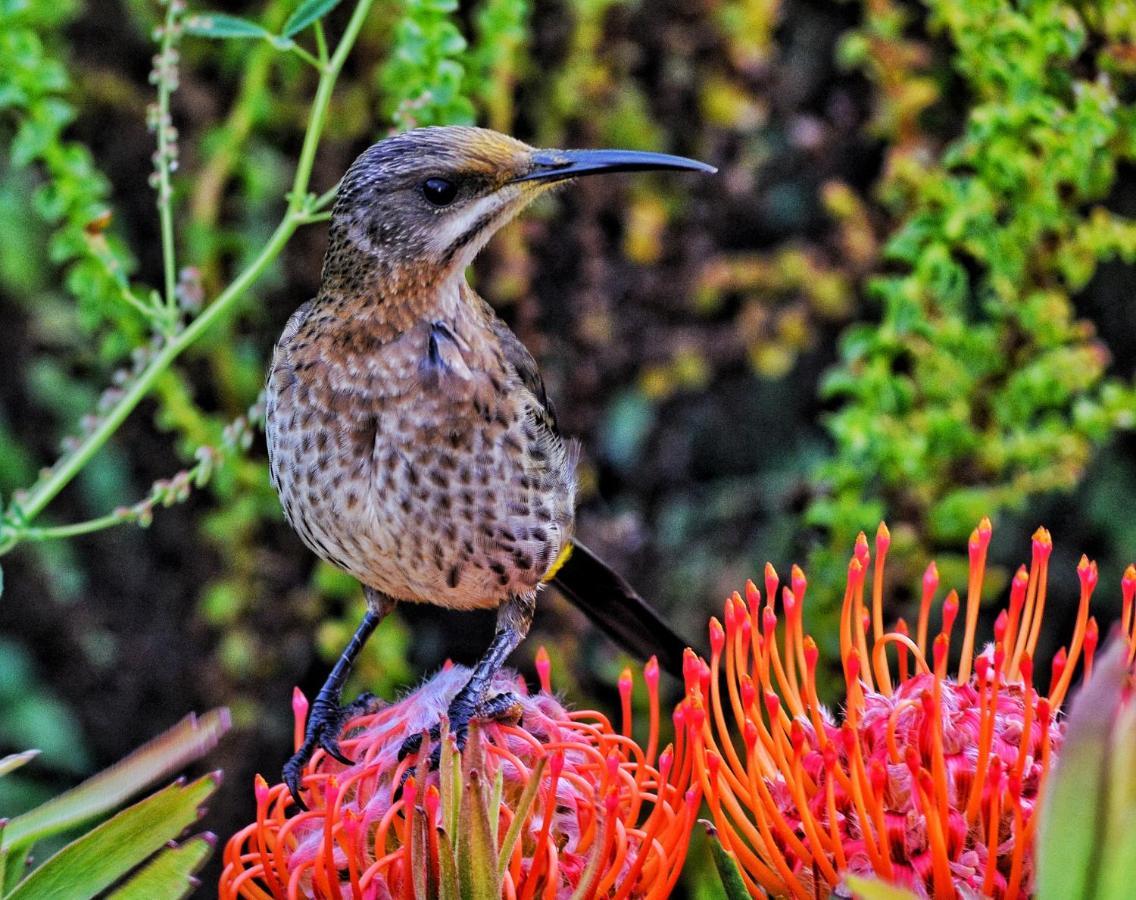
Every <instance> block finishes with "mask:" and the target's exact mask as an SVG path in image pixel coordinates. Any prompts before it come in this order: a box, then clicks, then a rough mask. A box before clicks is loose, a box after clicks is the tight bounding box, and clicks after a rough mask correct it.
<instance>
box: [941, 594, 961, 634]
mask: <svg viewBox="0 0 1136 900" xmlns="http://www.w3.org/2000/svg"><path fill="white" fill-rule="evenodd" d="M958 611H959V597H958V593H957V592H956V591H953V590H952V591H951V592H950V593H949V594H947V599H946V600H944V601H943V634H945V635H947V636H950V633H951V629H953V628H954V627H955V619H956V618H958Z"/></svg>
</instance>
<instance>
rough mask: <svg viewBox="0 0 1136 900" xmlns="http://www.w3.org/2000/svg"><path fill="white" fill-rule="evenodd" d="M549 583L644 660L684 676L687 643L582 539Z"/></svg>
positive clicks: (611, 635)
mask: <svg viewBox="0 0 1136 900" xmlns="http://www.w3.org/2000/svg"><path fill="white" fill-rule="evenodd" d="M572 543H573V546H572V552H571V554H570V555H568V558H567V559H566V560H565V561H564V563H563V564H562V565H561V566H560V568H559V569H557V570H556V572H555V574H554V575H553V576H552V578H550V579H549V583H550V584H551V585H553V586H554V587H555V588H557V589H558V590H559V591H560V592H561V593H563V594H564V596H565V597H567V598H568V599H569V600H571V601H572V603H573V605H574V606H576V607H577V608H578V609H580V610H581V611H582V612H583V613H584V615H586V616H587V617H588V618H589V619H591V621H592V624H594V625H596V626H597V627H598V628H599V629H600V630H601V631H602V632H603V633H604V634H606V635H607V636H608V637H610V638H611V639H612V640H613V641H615V642H616V643H617V644H619V646H620V647H622V648H623V649H624V650H626V651H627V652H628V653H632V654H634V655H635V656H637V657H639V658H640V659H644V660H645V659H649V658H650V657H651V656H657V657H658V658H659V665H660V666H661V667H662V668H663V669H664V670H666V671H667V672H670V673H671V674H672V675H674V676H675V677H676V678H682V653H683V650H684V649H685V648H686V647H687V646H689V644H688V642H687V641H684V640H683V639H682V638H680V637H679V636H678V635H677V634H675V633H674V631H672V630H671V628H670V626H669V625H667V623H666V622H664V621H663V620H662V619H661V618H659V614H658V613H657V612H655V610H653V609H652V608H651V607H650V606H648V605H647V601H645V600H644V599H643V598H642V597H640V596H639V595H638V594H637V593H635V589H634V588H632V587H631V585H629V584H628V583H627V582H626V581H625V580H624V579H623V577H622V576H621V575H618V574H617V573H616V572H614V571H613V570H612V569H611V568H610V567H609V566H608V565H607V563H605V562H604V561H603V560H601V559H600V558H599V557H598V556H596V555H595V554H594V553H592V551H591V550H589V549H588V548H587V547H585V546H584V545H583V544H581V543H580V542H579V541H573V542H572Z"/></svg>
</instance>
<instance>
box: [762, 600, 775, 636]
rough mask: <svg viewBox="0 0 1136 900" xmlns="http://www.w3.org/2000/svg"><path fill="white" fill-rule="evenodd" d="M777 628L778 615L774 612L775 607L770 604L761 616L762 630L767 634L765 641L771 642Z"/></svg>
mask: <svg viewBox="0 0 1136 900" xmlns="http://www.w3.org/2000/svg"><path fill="white" fill-rule="evenodd" d="M776 627H777V613H775V612H774V611H773V606H772V604H770V605H769V606H766V607H765V609H764V611H763V612H762V614H761V628H762V631H764V632H765V639H766V640H769V637H770V635H771V634H773V630H774V629H775V628H776Z"/></svg>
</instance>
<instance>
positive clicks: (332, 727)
mask: <svg viewBox="0 0 1136 900" xmlns="http://www.w3.org/2000/svg"><path fill="white" fill-rule="evenodd" d="M376 703H377V701H376V699H375V695H374V694H372V693H370V692H367V693H363V694H360V695H359V696H358V697H356V698H355V699H354V700H352V701H351V702H350V703H348V704H346V705H344V706H340V705H339V704H338V703H336V702H334V701H331V700H326V699H321V698H320V697H317V698H316V701H315V703H313V704H312V709H311V712H310V713H309V714H308V724H307V727H306V728H305V729H304V743H303V744H301V745H300V749H299V750H297V751H296V752H295V753H294V754H292V758H291V759H289V760H288V762H286V763H284V773H283V775H284V783H285V784H286V785H288V790H289V791H291V792H292V799H293V800H295V801H296V805H297V806H298V807H299V808H300V809H301V810H306V809H307V808H308V807H307V804H305V803H304V801H303V800H302V799H301V798H300V781H301V778H302V776H303V772H304V766H306V765H307V764H308V760H310V759H311V758H312V754H313V753H315V752H316V748H317V747H318V748H320V749H322V750H323V752H324V753H326V754H327V755H328V756H330V757H331V758H332V759H334V760H336V761H337V762H340V763H342V764H343V765H345V766H349V765H351V764H352V762H353V761H352V760H351V759H350V758H348V757H347V756H346V755H345V754H344V753H343V750H342V749H341V748H340V746H339V735H340V733H341V732H342V731H343V726H344V725H346V724H347V723H348V722H349V721H351V719H353V718H355V717H356V716H358V715H362V714H365V713H368V712H370V711H372V710H373V709H374V707H375V705H376Z"/></svg>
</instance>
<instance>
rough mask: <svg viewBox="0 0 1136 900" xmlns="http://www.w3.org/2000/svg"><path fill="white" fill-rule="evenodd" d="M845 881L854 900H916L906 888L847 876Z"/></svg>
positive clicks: (875, 879) (856, 876)
mask: <svg viewBox="0 0 1136 900" xmlns="http://www.w3.org/2000/svg"><path fill="white" fill-rule="evenodd" d="M845 880H846V881H847V883H848V887H850V888H851V889H852V896H853V897H855V898H856V900H916V896H915V894H913V893H912V892H911V891H909V890H907V889H906V888H901V887H896V886H895V885H894V884H888V883H887V882H886V881H880V880H879V879H877V878H861V877H860V876H859V875H847V876H845Z"/></svg>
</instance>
